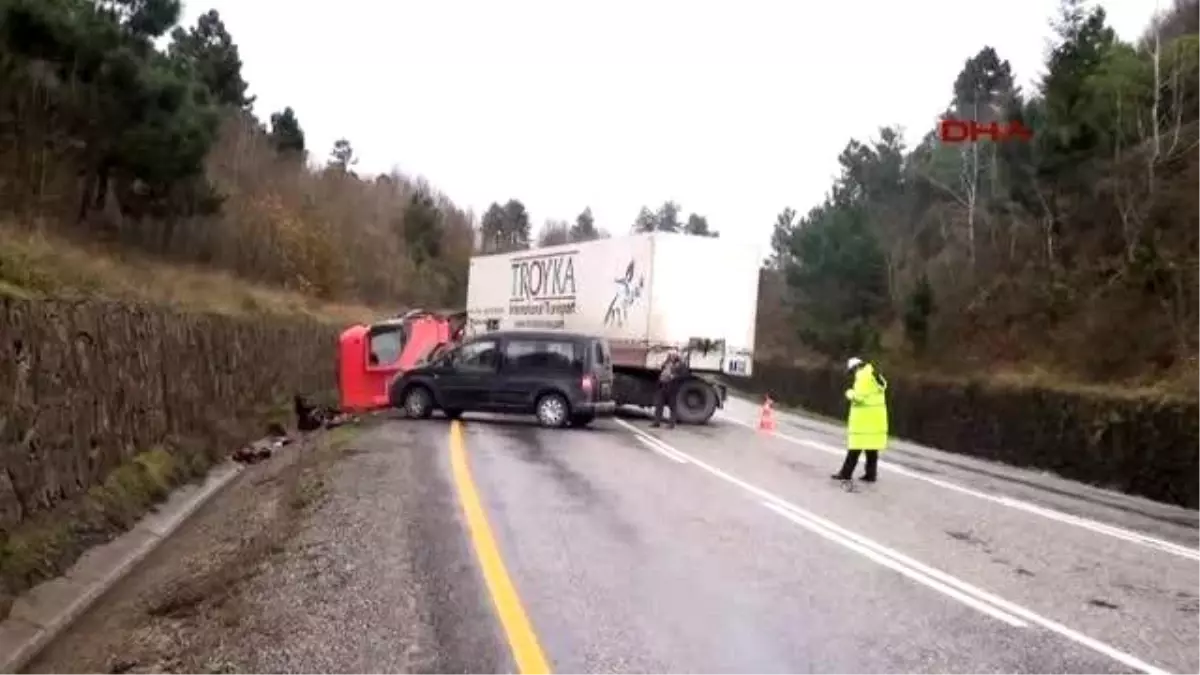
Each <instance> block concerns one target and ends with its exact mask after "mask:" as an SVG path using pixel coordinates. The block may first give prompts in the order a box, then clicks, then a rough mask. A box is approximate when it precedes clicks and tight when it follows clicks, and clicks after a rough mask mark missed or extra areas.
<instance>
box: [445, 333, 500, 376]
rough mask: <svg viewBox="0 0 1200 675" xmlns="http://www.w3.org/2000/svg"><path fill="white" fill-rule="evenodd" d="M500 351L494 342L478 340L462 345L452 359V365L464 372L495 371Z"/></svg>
mask: <svg viewBox="0 0 1200 675" xmlns="http://www.w3.org/2000/svg"><path fill="white" fill-rule="evenodd" d="M499 355H500V350H499V349H498V348H497V346H496V341H495V340H480V341H479V342H471V343H468V344H465V345H463V346H462V347H461V348H460V349H459V350H458V353H457V354H455V357H454V365H455V366H457V367H459V368H463V369H466V370H495V369H496V365H497V364H498V362H499V358H498V357H499Z"/></svg>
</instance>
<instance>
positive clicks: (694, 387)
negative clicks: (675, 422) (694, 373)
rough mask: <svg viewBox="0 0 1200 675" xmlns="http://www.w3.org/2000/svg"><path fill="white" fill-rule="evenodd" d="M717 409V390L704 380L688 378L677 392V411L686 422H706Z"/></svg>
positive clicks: (680, 419) (682, 420)
mask: <svg viewBox="0 0 1200 675" xmlns="http://www.w3.org/2000/svg"><path fill="white" fill-rule="evenodd" d="M716 410H717V392H715V391H713V388H712V385H710V384H709V383H707V382H705V381H704V380H687V381H686V382H684V383H683V384H681V385H679V389H678V391H676V392H675V412H676V413H677V414H678V415H679V421H680V422H683V423H684V424H704V423H705V422H707V421H708V420H709V418H711V417H712V416H713V413H714V412H716Z"/></svg>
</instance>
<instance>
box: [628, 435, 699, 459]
mask: <svg viewBox="0 0 1200 675" xmlns="http://www.w3.org/2000/svg"><path fill="white" fill-rule="evenodd" d="M634 438H637V439H638V440H639V441H641V442H642V445H644V446H646V447H647V448H650V449H651V450H653V451H655V452H657V453H658V454H660V455H662V456H663V457H666V458H667V459H670V460H673V461H676V462H679V463H680V464H687V460H686V459H684V458H683V457H681V456H680V455H679V453H677V452H675V451H674V450H672V449H670V448H667V447H663V446H660V445H659V444H658V443H655V442H654V439H652V438H646V437H644V436H635V437H634Z"/></svg>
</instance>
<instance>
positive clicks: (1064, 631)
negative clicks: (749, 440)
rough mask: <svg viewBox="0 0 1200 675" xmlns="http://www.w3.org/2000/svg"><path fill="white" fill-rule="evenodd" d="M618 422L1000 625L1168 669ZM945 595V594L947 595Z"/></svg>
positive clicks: (1154, 672) (1144, 667)
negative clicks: (1037, 630) (1035, 628)
mask: <svg viewBox="0 0 1200 675" xmlns="http://www.w3.org/2000/svg"><path fill="white" fill-rule="evenodd" d="M616 422H617V423H618V424H620V425H621V426H623V427H625V428H626V429H628V430H629V431H631V432H633V433H634V434H635V435H636V436H638V437H645V438H647V439H649V440H650V441H651V442H653V443H654V444H655V445H658V446H660V447H662V448H670V449H671V450H672V451H673V452H675V453H676V454H678V455H679V456H681V457H683V458H685V459H687V460H688V462H690V463H691V464H692V465H693V466H696V467H697V468H700V469H703V470H704V471H706V472H708V473H709V474H712V475H713V476H716V477H717V478H720V479H722V480H724V481H725V482H727V483H730V484H732V485H735V486H737V487H739V488H741V489H743V490H745V491H746V492H749V493H750V494H752V495H754V496H755V497H758V498H759V499H760V500H761V501H763V502H765V503H767V504H768V505H770V507H771V510H772V511H775V512H776V513H779V514H780V515H784V514H785V513H788V514H792V515H795V516H796V518H790V517H789V518H788V519H789V520H791V521H792V522H795V523H796V524H799V525H802V526H804V527H808V528H809V529H812V530H814V531H816V530H817V529H823V530H824V531H825V532H820V533H819V534H822V535H823V536H827V537H829V535H830V534H832V535H833V536H835V537H838V538H839V540H838V543H841V544H842V545H844V546H847V547H848V548H853V550H855V551H856V552H859V553H863V550H862V549H866V550H868V551H871V552H872V553H874V554H876V555H875V556H868V557H869V558H871V559H872V560H875V561H876V562H879V557H882V558H885V559H889V560H890V561H891V562H892V563H895V564H896V565H898V566H900V567H904V568H907V569H908V570H909V571H910V572H912V573H915V574H917V575H921V576H924V577H926V578H927V580H928V581H932V582H934V583H937V582H940V583H941V584H942V587H937V586H931V587H933V588H937V590H939V591H941V592H943V593H946V592H947V590H949V591H956V592H957V594H955V595H952V596H951V597H954V598H955V599H958V600H960V601H962V597H963V596H966V597H969V598H971V599H972V600H974V601H975V602H974V603H968V604H970V606H971V607H973V608H975V609H980V607H981V606H984V607H988V608H989V609H990V610H991V611H987V612H986V613H988V614H989V615H991V616H995V617H996V618H1001V617H1002V616H1005V615H1011V616H1007V618H1001V620H1002V621H1005V622H1007V623H1010V624H1011V625H1020V624H1019V623H1016V624H1014V623H1012V621H1014V620H1015V621H1018V622H1020V621H1021V620H1024V621H1028V622H1029V623H1034V624H1037V625H1039V626H1041V627H1043V628H1045V629H1047V630H1049V631H1052V632H1054V633H1057V634H1059V635H1061V636H1062V637H1065V638H1067V639H1068V640H1070V641H1072V642H1075V643H1078V644H1080V645H1083V646H1084V647H1087V648H1088V649H1091V650H1093V651H1096V652H1098V653H1100V654H1103V655H1105V656H1107V657H1109V658H1111V659H1113V660H1114V661H1117V662H1118V663H1121V664H1123V665H1126V666H1128V667H1130V668H1132V669H1134V670H1137V671H1140V672H1144V673H1149V674H1150V675H1166V673H1167V671H1165V670H1162V669H1161V668H1158V667H1156V666H1153V665H1150V664H1149V663H1146V662H1145V661H1142V660H1141V659H1139V658H1137V657H1136V656H1133V655H1131V654H1126V653H1125V652H1122V651H1120V650H1119V649H1116V648H1115V647H1112V646H1111V645H1108V644H1106V643H1104V642H1101V641H1099V640H1096V639H1094V638H1091V637H1089V636H1087V635H1084V634H1083V633H1080V632H1078V631H1076V630H1074V629H1072V628H1069V627H1067V626H1064V625H1063V624H1060V623H1058V622H1056V621H1053V620H1051V619H1048V618H1046V617H1044V616H1041V615H1040V614H1037V613H1036V612H1034V611H1032V610H1030V609H1027V608H1025V607H1022V606H1021V605H1018V604H1016V603H1013V602H1010V601H1008V600H1005V599H1004V598H1001V597H1000V596H997V595H995V594H993V593H990V592H988V591H985V590H983V589H980V588H977V587H975V586H972V585H971V584H968V583H967V582H965V581H963V580H961V579H958V578H957V577H954V576H951V575H949V574H947V573H945V572H943V571H941V570H938V569H935V568H932V567H929V566H928V565H925V564H924V563H921V562H918V561H916V560H914V559H912V558H910V557H908V556H906V555H904V554H903V553H900V552H899V551H895V550H893V549H890V548H888V547H886V546H884V545H883V544H880V543H879V542H876V541H874V540H872V539H869V538H867V537H864V536H863V535H860V534H858V533H856V532H853V531H851V530H847V529H846V528H844V527H841V526H840V525H837V524H836V523H834V522H832V521H830V520H827V519H825V518H822V517H820V516H818V515H816V514H814V513H811V512H809V511H806V510H804V509H802V508H800V507H799V506H796V505H795V504H792V503H791V502H789V501H787V500H785V499H783V498H781V497H779V496H777V495H774V494H772V493H770V492H768V491H766V490H764V489H762V488H760V487H756V486H754V485H751V484H750V483H747V482H746V481H744V480H742V479H740V478H737V477H736V476H733V475H731V474H729V473H726V472H725V471H723V470H721V469H718V468H717V467H715V466H712V465H710V464H708V463H706V462H704V461H701V460H700V459H697V458H696V457H693V456H692V455H690V454H688V453H686V452H683V451H681V450H679V449H678V448H675V447H673V446H671V445H669V444H667V443H666V442H664V441H662V440H660V439H658V438H655V437H653V436H651V435H650V434H648V433H646V432H645V431H643V430H641V429H639V428H637V427H636V426H634V425H632V424H630V423H628V422H626V421H624V420H620V419H618V420H616ZM643 442H645V441H643ZM850 544H854V545H855V546H853V547H851V546H849V545H850ZM863 554H864V555H866V554H865V553H863ZM881 564H887V563H881ZM887 566H888V567H891V568H892V569H896V567H895V566H893V565H892V564H887ZM905 575H906V576H909V577H910V578H913V576H912V574H908V573H905ZM922 583H926V582H925V581H922ZM926 585H930V584H928V583H926ZM947 594H948V595H949V593H947ZM980 611H985V610H982V609H981V610H980Z"/></svg>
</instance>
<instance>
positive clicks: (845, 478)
mask: <svg viewBox="0 0 1200 675" xmlns="http://www.w3.org/2000/svg"><path fill="white" fill-rule="evenodd" d="M830 478H832V479H834V480H850V476H843V475H842V474H840V473H835V474H833V475H832V476H830Z"/></svg>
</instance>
